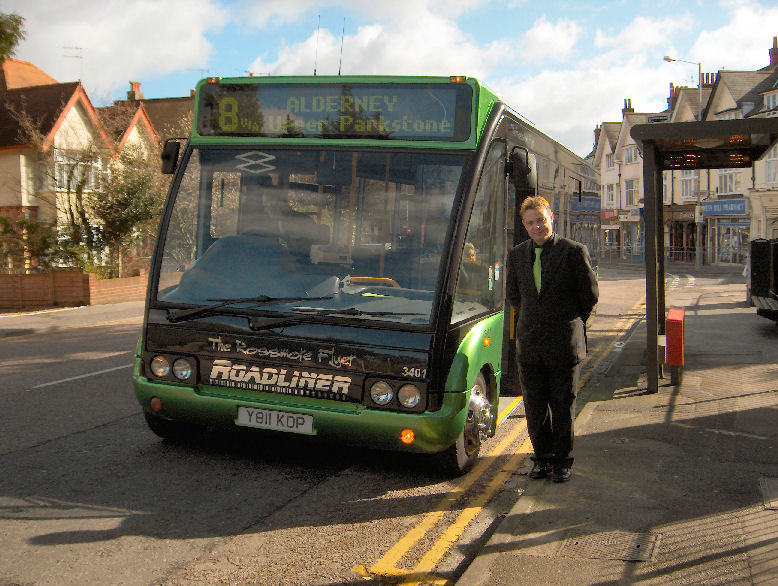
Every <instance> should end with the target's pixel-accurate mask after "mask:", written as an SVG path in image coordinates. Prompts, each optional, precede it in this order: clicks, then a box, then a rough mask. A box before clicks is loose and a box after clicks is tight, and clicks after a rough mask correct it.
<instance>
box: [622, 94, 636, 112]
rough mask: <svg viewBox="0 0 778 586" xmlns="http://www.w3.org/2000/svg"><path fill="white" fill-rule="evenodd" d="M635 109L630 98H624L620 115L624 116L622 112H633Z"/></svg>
mask: <svg viewBox="0 0 778 586" xmlns="http://www.w3.org/2000/svg"><path fill="white" fill-rule="evenodd" d="M634 113H635V110H634V109H633V108H632V100H631V99H629V98H625V100H624V107H623V108H622V109H621V115H622V116H624V114H634Z"/></svg>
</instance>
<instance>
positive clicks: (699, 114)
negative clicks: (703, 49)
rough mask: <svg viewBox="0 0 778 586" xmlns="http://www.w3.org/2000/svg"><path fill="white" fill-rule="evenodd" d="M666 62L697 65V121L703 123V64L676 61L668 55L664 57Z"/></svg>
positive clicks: (681, 60)
mask: <svg viewBox="0 0 778 586" xmlns="http://www.w3.org/2000/svg"><path fill="white" fill-rule="evenodd" d="M664 60H665V61H667V62H668V63H672V62H673V61H680V62H681V63H688V64H689V65H696V66H697V75H698V77H697V87H698V88H700V89H699V108H698V110H697V121H698V122H702V63H700V62H698V61H685V60H683V59H674V58H673V57H669V56H667V55H665V56H664Z"/></svg>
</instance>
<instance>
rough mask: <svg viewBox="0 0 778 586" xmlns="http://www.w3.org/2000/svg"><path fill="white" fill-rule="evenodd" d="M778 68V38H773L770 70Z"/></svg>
mask: <svg viewBox="0 0 778 586" xmlns="http://www.w3.org/2000/svg"><path fill="white" fill-rule="evenodd" d="M777 67H778V37H773V48H772V49H770V69H775V68H777Z"/></svg>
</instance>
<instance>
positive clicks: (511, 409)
mask: <svg viewBox="0 0 778 586" xmlns="http://www.w3.org/2000/svg"><path fill="white" fill-rule="evenodd" d="M522 398H523V397H521V396H518V397H516V398H515V399H514V400H513V401H511V402H510V403H508V406H507V407H505V409H503V410H502V412H501V413H500V414H499V415H498V416H497V427H500V424H501V423H502V422H503V421H505V419H506V418H507V417H509V416H510V414H511V413H513V412H514V411H515V410H516V408H517V407H518V406H519V403H521V400H522Z"/></svg>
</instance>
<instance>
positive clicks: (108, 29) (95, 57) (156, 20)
mask: <svg viewBox="0 0 778 586" xmlns="http://www.w3.org/2000/svg"><path fill="white" fill-rule="evenodd" d="M3 10H4V11H6V12H12V11H13V12H16V13H17V14H19V15H20V16H22V17H23V18H24V19H25V29H26V31H27V38H26V39H25V40H24V41H22V43H20V45H19V46H18V47H17V50H16V57H17V58H19V59H23V60H25V61H30V62H32V63H34V64H35V65H37V66H38V67H40V68H41V69H43V70H44V71H46V72H47V73H48V74H49V75H51V76H53V77H54V78H56V79H57V80H58V81H62V82H65V81H75V80H77V79H78V78H79V77H80V76H81V72H82V71H83V80H82V81H83V83H84V86H85V87H86V89H87V92H88V93H89V95H90V97H91V98H92V100H93V101H100V100H101V99H105V98H106V97H107V96H110V94H111V93H112V91H113V90H114V89H115V88H117V87H119V86H126V85H127V82H128V80H130V79H141V80H142V79H144V78H150V77H154V76H157V75H165V74H167V73H170V72H173V71H176V70H182V69H187V68H195V67H203V64H204V63H207V62H208V59H209V55H210V53H211V50H212V49H211V45H210V43H209V42H208V40H207V39H206V37H205V34H206V33H207V32H208V31H211V30H215V29H219V28H220V27H221V26H223V25H224V24H225V23H226V22H227V20H228V15H227V13H226V11H225V10H224V9H222V8H221V7H220V6H218V5H217V4H216V2H215V0H189V1H187V2H186V4H184V3H182V2H178V1H176V0H141V1H135V2H124V1H120V0H98V1H92V2H86V1H82V0H59V1H58V2H41V1H32V2H30V1H19V0H6V2H4V6H3ZM63 47H80V48H81V51H78V50H76V49H65V48H63ZM79 54H81V55H83V59H82V60H79V59H77V58H70V57H67V56H68V55H79Z"/></svg>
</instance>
